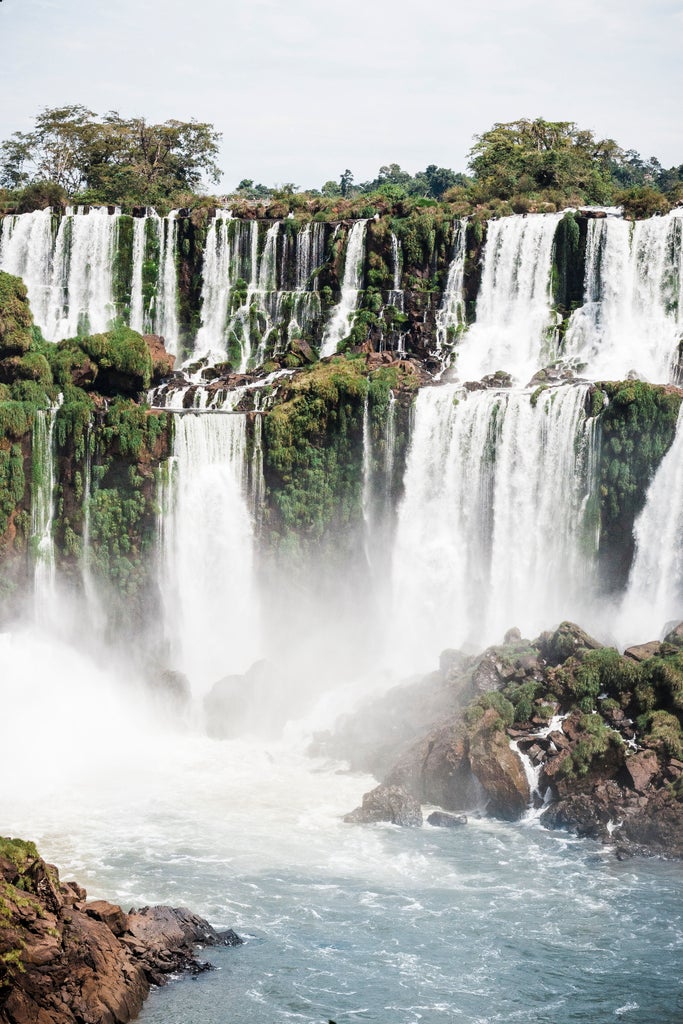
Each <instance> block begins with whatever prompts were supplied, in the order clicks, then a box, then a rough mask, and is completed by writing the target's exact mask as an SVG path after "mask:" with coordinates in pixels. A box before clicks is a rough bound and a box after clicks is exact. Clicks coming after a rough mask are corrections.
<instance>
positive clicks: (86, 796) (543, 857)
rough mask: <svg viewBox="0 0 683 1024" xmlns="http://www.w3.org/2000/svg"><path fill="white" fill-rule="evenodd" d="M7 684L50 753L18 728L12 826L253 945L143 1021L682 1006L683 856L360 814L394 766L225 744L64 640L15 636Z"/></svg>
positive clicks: (6, 660)
mask: <svg viewBox="0 0 683 1024" xmlns="http://www.w3.org/2000/svg"><path fill="white" fill-rule="evenodd" d="M107 665H108V666H111V658H109V659H107ZM0 691H1V694H2V702H3V709H4V710H5V713H6V715H7V719H6V720H7V721H11V722H13V723H17V722H24V723H28V725H29V726H30V729H31V753H30V756H28V757H27V756H26V754H27V751H26V736H25V732H24V730H23V729H19V728H12V729H6V730H4V731H3V758H4V760H5V763H6V764H7V765H11V766H12V770H10V771H5V772H3V773H0V816H1V818H2V822H3V831H6V832H8V833H10V834H14V835H22V836H27V837H29V836H30V837H31V838H33V839H34V840H36V841H37V842H38V844H39V847H40V849H41V850H42V852H43V853H44V855H45V856H46V857H47V858H48V859H49V860H51V861H53V862H56V863H57V864H58V865H59V866H60V869H61V872H62V877H63V878H67V879H68V878H77V879H78V880H80V882H81V883H83V884H85V885H86V886H87V888H88V891H89V895H90V896H91V897H103V898H108V899H111V900H114V901H115V902H119V903H120V904H121V905H122V906H123V907H124V909H128V908H129V907H130V906H142V905H147V904H150V903H161V902H163V903H170V904H171V905H176V906H190V907H192V908H193V909H195V910H196V911H197V912H199V913H202V914H204V915H205V916H207V917H208V918H209V919H210V920H211V921H212V922H213V923H214V924H215V925H217V926H226V927H227V926H232V927H235V928H236V929H237V930H238V931H239V932H240V933H241V934H242V935H243V936H244V937H245V939H246V942H245V945H244V946H242V947H240V948H238V949H234V950H216V951H211V950H207V951H205V953H204V954H203V955H206V956H208V958H209V959H211V960H212V961H213V962H214V963H215V964H216V966H217V967H218V970H217V971H215V972H213V973H211V974H208V975H203V976H201V977H200V978H198V979H197V980H194V981H189V980H188V981H181V982H176V983H171V984H170V985H169V986H168V987H166V988H165V989H163V990H159V991H154V992H152V994H151V996H150V1000H149V1002H148V1003H147V1005H146V1007H145V1010H144V1011H143V1014H142V1017H141V1020H142V1021H143V1024H152V1022H154V1024H157V1022H158V1024H161V1022H163V1024H190V1022H196V1024H225V1022H227V1021H229V1022H231V1024H278V1022H283V1024H284V1022H292V1021H299V1022H305V1024H320V1022H323V1021H328V1020H334V1021H337V1022H338V1024H339V1022H343V1024H352V1022H354V1021H368V1022H370V1021H372V1022H376V1024H419V1022H422V1021H429V1022H440V1021H443V1022H444V1024H446V1022H448V1024H450V1022H452V1021H456V1020H462V1021H467V1022H468V1024H469V1022H477V1024H519V1022H522V1024H538V1021H539V1020H553V1021H562V1022H563V1024H564V1022H569V1024H595V1021H608V1020H613V1019H615V1020H616V1019H623V1020H627V1021H632V1022H638V1024H652V1022H653V1021H655V1020H656V1021H657V1022H658V1024H676V1022H677V1021H678V1020H680V1012H681V1003H682V1000H681V995H682V990H681V986H680V980H679V976H678V972H677V971H676V970H674V969H673V966H672V965H674V964H675V963H677V962H678V961H679V959H680V956H681V953H682V952H683V929H682V928H681V922H682V921H683V899H682V897H681V889H680V884H679V882H680V868H679V867H678V866H677V865H673V864H667V863H665V862H657V861H653V862H648V861H640V862H638V861H632V862H630V863H627V864H622V863H619V862H618V861H616V860H614V859H613V858H612V857H611V856H609V855H608V854H606V853H605V852H604V851H603V850H601V849H600V848H598V847H597V846H595V845H593V844H591V843H590V842H587V841H585V840H578V839H574V838H572V837H569V836H567V835H564V834H561V833H554V834H553V833H548V832H544V831H542V830H541V829H539V828H538V827H537V826H533V825H524V824H518V825H510V824H503V823H498V822H493V821H488V820H486V819H480V818H477V817H476V816H473V817H471V818H470V823H469V825H468V826H467V827H466V828H463V829H459V830H449V829H443V830H440V829H433V828H430V827H428V826H425V827H423V828H422V829H414V830H405V829H398V828H395V827H393V826H387V825H384V826H383V825H380V826H371V827H359V826H352V825H346V824H344V823H343V821H342V820H341V815H342V814H343V813H344V812H345V811H346V810H348V809H349V808H351V807H353V806H355V805H356V804H357V803H358V801H359V798H360V795H361V793H362V792H363V791H364V790H366V789H368V788H369V787H370V786H371V785H372V780H371V779H369V778H367V777H364V776H358V775H349V774H348V773H346V772H344V771H343V766H340V765H334V764H330V765H326V764H323V763H321V762H319V761H316V760H310V759H307V758H305V757H304V756H303V755H302V753H301V742H300V741H301V738H302V736H303V732H304V730H303V726H299V727H298V728H297V729H293V728H290V730H289V734H288V738H287V740H286V741H282V742H272V743H270V744H268V745H264V744H262V743H258V742H256V741H254V740H253V739H250V740H249V741H248V742H246V741H244V740H239V739H238V740H234V741H211V740H208V739H207V738H206V737H205V736H202V735H201V734H198V733H194V732H192V731H191V730H189V729H188V728H187V727H186V726H184V725H183V723H182V721H179V720H173V718H171V717H169V715H168V714H165V713H164V709H163V707H162V706H161V705H158V704H155V703H154V702H153V701H152V700H151V699H150V698H145V696H144V691H143V690H142V689H141V687H140V685H139V682H138V681H137V680H133V679H130V678H126V677H124V676H123V674H121V675H119V674H117V673H116V671H115V670H114V669H112V668H111V667H107V668H105V667H104V662H103V659H102V658H100V659H98V661H93V660H90V659H87V658H85V657H84V656H83V655H79V654H78V653H77V652H75V651H74V650H72V649H69V648H67V647H65V646H64V645H63V644H62V643H61V642H60V641H58V640H56V639H55V638H49V639H48V638H45V637H40V636H37V635H35V634H16V635H14V636H13V637H8V636H3V637H0ZM74 708H77V709H78V721H77V723H75V722H74ZM37 709H40V710H39V712H38V710H37ZM319 724H320V723H319ZM17 773H20V774H17ZM663 950H665V951H666V955H662V951H663ZM634 965H635V967H637V969H635V968H634Z"/></svg>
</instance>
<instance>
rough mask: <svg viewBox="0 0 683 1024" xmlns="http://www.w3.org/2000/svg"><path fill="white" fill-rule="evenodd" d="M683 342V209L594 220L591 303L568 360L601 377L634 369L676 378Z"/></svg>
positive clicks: (581, 313) (580, 313) (650, 376)
mask: <svg viewBox="0 0 683 1024" xmlns="http://www.w3.org/2000/svg"><path fill="white" fill-rule="evenodd" d="M682 338H683V211H681V210H674V211H672V212H671V213H670V214H668V215H667V216H665V217H652V218H650V219H649V220H641V221H636V222H635V223H631V222H630V221H625V220H622V219H621V218H618V217H606V218H602V219H595V220H591V221H589V224H588V237H587V242H586V271H585V281H584V303H583V306H581V307H580V308H579V309H578V310H576V312H575V313H574V314H573V315H572V318H571V321H570V323H569V326H568V328H567V335H566V341H565V351H564V355H565V356H566V357H567V358H568V359H572V360H573V361H574V362H576V363H578V364H579V365H580V366H581V367H582V369H583V367H584V366H585V370H586V372H587V373H588V374H589V375H590V376H591V377H592V378H593V379H594V380H598V379H602V380H606V379H609V380H619V379H623V378H624V377H626V376H627V375H628V374H629V373H630V372H631V371H635V372H636V373H637V374H639V375H641V376H643V377H644V378H646V379H647V380H649V381H652V382H659V383H667V382H669V381H670V380H672V379H674V377H675V375H676V374H675V368H676V363H677V362H678V345H679V343H680V341H681V340H682Z"/></svg>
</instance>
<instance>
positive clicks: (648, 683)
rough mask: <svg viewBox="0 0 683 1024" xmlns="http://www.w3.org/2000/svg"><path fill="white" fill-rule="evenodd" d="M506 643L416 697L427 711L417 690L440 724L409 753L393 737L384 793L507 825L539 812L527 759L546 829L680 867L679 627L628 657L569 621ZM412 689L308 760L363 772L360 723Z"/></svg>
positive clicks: (440, 676)
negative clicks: (337, 761)
mask: <svg viewBox="0 0 683 1024" xmlns="http://www.w3.org/2000/svg"><path fill="white" fill-rule="evenodd" d="M506 641H507V642H506V643H505V644H503V645H500V646H497V647H492V648H489V649H488V650H487V651H485V652H484V653H483V654H482V655H479V656H477V657H470V658H465V657H462V658H461V659H460V660H459V662H458V665H457V670H456V672H455V673H453V672H450V673H449V675H448V676H446V675H445V674H444V670H443V668H442V670H441V672H439V673H433V674H432V676H431V677H428V679H426V680H422V681H420V682H419V684H416V685H415V686H414V687H413V690H414V700H415V701H416V702H417V704H418V705H419V706H420V707H422V708H424V707H425V706H426V705H427V704H428V700H427V698H426V691H428V690H430V689H431V690H435V693H438V694H439V696H438V701H437V700H436V699H434V700H433V701H432V704H431V706H432V707H433V708H434V709H435V710H436V709H437V708H440V709H441V710H440V717H439V718H437V719H435V720H433V721H432V723H431V726H427V725H426V724H425V721H424V717H422V718H421V719H420V718H419V717H418V719H416V720H417V721H420V730H418V731H421V734H420V735H418V736H416V738H415V740H414V742H413V743H412V744H411V743H409V742H407V740H406V737H405V735H403V736H401V737H397V738H396V739H397V742H396V745H395V758H396V759H395V763H394V765H393V767H392V768H391V769H390V770H389V771H388V773H384V774H383V785H384V786H385V787H401V788H402V790H404V791H405V792H407V793H408V794H409V795H411V796H413V797H414V798H415V799H417V800H419V801H420V802H422V803H434V804H437V805H439V806H441V807H443V808H444V809H446V810H448V811H463V810H467V809H471V808H472V807H479V808H480V809H485V810H486V811H487V813H490V814H492V815H494V816H496V817H500V818H506V819H512V820H514V819H515V818H519V817H520V816H521V815H522V814H523V813H525V812H526V811H527V809H529V808H532V807H534V806H535V807H536V810H537V811H538V812H540V810H541V807H540V797H539V796H538V793H536V794H534V793H530V786H529V782H528V781H527V775H526V772H525V770H524V765H523V758H526V759H527V765H528V767H529V768H531V767H533V768H534V769H535V770H536V773H537V775H538V792H539V793H546V801H547V807H546V810H545V811H543V813H542V815H541V822H542V823H543V824H544V825H546V826H548V827H553V828H555V827H562V828H570V829H572V830H573V831H576V832H577V833H578V834H579V835H582V836H587V837H590V838H594V839H597V840H599V841H601V842H604V843H607V844H609V845H611V846H613V847H615V849H616V851H617V855H618V856H622V857H623V856H629V855H633V854H642V855H662V856H667V857H676V858H683V624H681V625H680V626H678V627H677V628H676V629H674V630H672V631H671V632H670V633H669V634H668V635H667V637H666V639H665V640H664V641H663V642H662V643H654V642H653V643H651V644H648V645H640V646H639V647H638V648H637V649H634V651H633V652H631V651H627V652H626V654H625V655H621V654H619V653H618V651H616V650H614V649H613V648H609V647H603V646H601V645H600V643H599V642H598V641H596V640H594V639H593V638H592V637H590V636H589V635H588V634H587V633H586V632H585V631H584V630H582V629H580V627H578V626H576V625H574V624H573V623H569V622H564V623H562V624H561V625H560V626H559V627H558V628H557V629H556V630H554V631H552V632H548V633H544V634H541V636H540V637H538V638H537V639H536V640H534V641H533V642H530V641H528V640H523V639H522V638H521V637H518V636H515V634H514V633H512V631H511V633H510V634H509V639H508V638H506ZM482 665H486V666H487V671H486V679H487V685H486V689H485V691H484V692H483V693H482V692H481V687H480V685H479V683H478V680H479V679H480V675H481V671H480V670H481V667H482ZM494 677H495V678H494ZM410 690H411V687H410V686H405V685H404V686H403V687H401V688H400V689H397V690H393V691H389V693H388V694H386V695H385V696H384V697H383V698H382V699H381V700H380V701H379V702H378V704H377V707H376V708H373V706H372V704H370V705H369V706H368V707H367V708H365V709H361V711H360V712H358V713H357V716H356V723H355V724H354V722H352V721H349V719H347V720H345V722H344V723H343V725H342V727H341V729H340V732H339V733H338V734H337V735H336V736H335V735H332V736H327V737H319V738H318V744H317V752H318V753H325V752H326V751H327V750H329V751H330V752H331V753H333V754H334V756H336V757H347V758H349V759H350V761H351V766H352V767H353V768H357V767H358V768H363V769H365V770H367V767H368V759H367V754H366V753H365V752H364V753H363V755H362V759H361V760H360V761H358V762H357V761H355V760H354V757H355V756H356V754H355V751H357V750H358V747H357V746H356V743H355V737H356V736H361V737H363V742H364V747H363V748H362V749H363V750H364V751H366V750H367V748H368V745H369V737H368V734H367V723H368V722H369V721H370V722H371V721H373V719H374V720H375V721H376V722H378V723H379V722H380V721H381V720H382V719H384V718H386V715H385V714H383V712H382V709H389V708H391V706H392V704H396V705H397V706H398V707H400V708H402V709H403V710H404V711H405V709H406V707H409V704H410ZM444 690H446V691H450V709H449V708H448V703H449V702H448V701H447V700H445V699H444ZM468 701H469V703H468ZM444 711H445V713H444ZM383 738H384V740H385V743H384V746H383V749H382V760H383V762H385V763H386V760H387V756H388V755H387V749H386V732H385V733H384V736H382V733H381V730H378V742H380V743H381V741H382V739H383ZM511 743H514V745H515V746H516V748H517V750H514V749H512V747H511ZM520 755H521V756H520Z"/></svg>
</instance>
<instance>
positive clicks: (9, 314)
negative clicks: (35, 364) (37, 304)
mask: <svg viewBox="0 0 683 1024" xmlns="http://www.w3.org/2000/svg"><path fill="white" fill-rule="evenodd" d="M32 328H33V317H32V315H31V308H30V306H29V304H28V293H27V291H26V285H25V284H24V282H23V281H22V280H21V278H19V277H13V276H12V275H11V274H6V273H5V272H4V271H2V270H0V357H5V356H12V355H21V354H22V353H24V352H28V350H29V348H30V347H31V343H32V341H33V331H32Z"/></svg>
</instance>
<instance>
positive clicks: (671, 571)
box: [617, 408, 683, 644]
mask: <svg viewBox="0 0 683 1024" xmlns="http://www.w3.org/2000/svg"><path fill="white" fill-rule="evenodd" d="M634 535H635V541H636V551H635V557H634V559H633V565H632V567H631V573H630V576H629V581H628V586H627V588H626V594H625V595H624V600H623V602H622V606H621V611H620V616H619V622H618V626H617V633H618V635H619V638H620V640H621V641H623V643H624V644H631V643H642V642H645V641H648V640H654V639H656V638H657V637H659V636H660V634H661V631H662V628H663V626H664V624H665V623H666V622H668V621H671V620H676V621H680V620H681V619H683V543H681V538H682V537H683V408H682V410H681V412H680V413H679V416H678V426H677V428H676V437H675V438H674V442H673V444H672V445H671V448H670V449H669V451H668V452H667V453H666V455H665V456H664V458H663V459H662V461H661V463H660V465H659V468H658V470H657V472H656V473H655V476H654V478H653V480H652V483H651V484H650V487H649V489H648V492H647V498H646V501H645V507H644V508H643V511H642V512H641V513H640V515H639V517H638V519H637V520H636V523H635V527H634Z"/></svg>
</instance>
